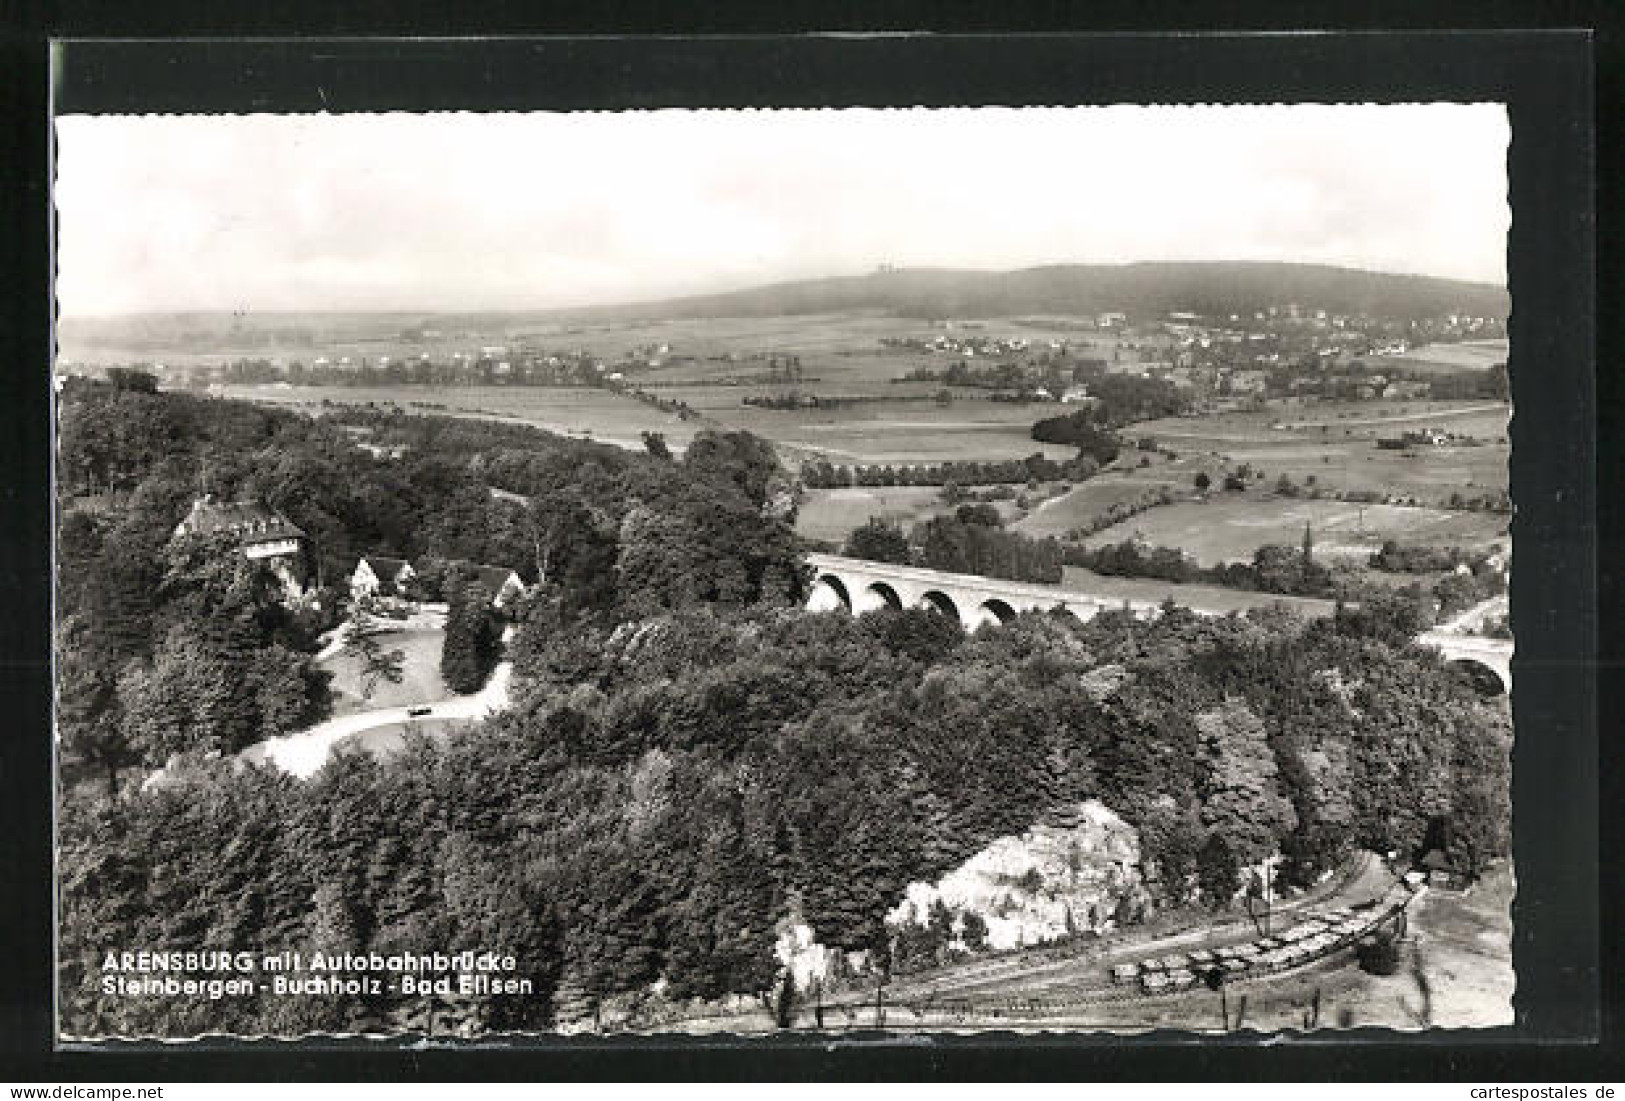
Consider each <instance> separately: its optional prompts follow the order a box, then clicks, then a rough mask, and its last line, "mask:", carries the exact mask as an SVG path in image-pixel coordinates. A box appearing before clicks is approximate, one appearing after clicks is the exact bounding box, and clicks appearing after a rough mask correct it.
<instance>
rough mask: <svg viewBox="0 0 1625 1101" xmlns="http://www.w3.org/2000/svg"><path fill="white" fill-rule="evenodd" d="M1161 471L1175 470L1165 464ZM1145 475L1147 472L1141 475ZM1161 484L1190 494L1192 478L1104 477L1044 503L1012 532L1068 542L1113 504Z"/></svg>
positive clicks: (1142, 494)
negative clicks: (1066, 539)
mask: <svg viewBox="0 0 1625 1101" xmlns="http://www.w3.org/2000/svg"><path fill="white" fill-rule="evenodd" d="M1158 469H1161V470H1165V471H1170V472H1171V471H1172V467H1171V466H1169V465H1164V466H1163V467H1160V468H1158ZM1139 473H1141V474H1142V475H1143V474H1144V473H1146V472H1139ZM1159 485H1165V486H1169V487H1171V488H1173V489H1174V490H1175V491H1176V492H1183V491H1188V490H1189V488H1190V481H1189V479H1188V478H1178V477H1175V476H1165V477H1162V478H1151V477H1143V476H1140V477H1136V476H1130V475H1122V474H1101V475H1098V476H1096V477H1094V478H1091V479H1089V480H1088V481H1086V482H1081V483H1079V484H1078V485H1076V486H1073V487H1072V489H1070V490H1069V491H1067V492H1066V493H1064V494H1062V495H1061V496H1059V497H1051V498H1050V499H1048V500H1046V501H1041V502H1039V503H1038V505H1037V506H1035V507H1034V508H1033V510H1032V511H1031V512H1029V513H1028V514H1027V515H1026V516H1025V517H1023V518H1022V519H1020V520H1018V521H1016V522H1015V523H1014V524H1011V525H1010V528H1011V530H1012V531H1019V532H1020V533H1021V534H1023V535H1030V536H1032V537H1033V538H1035V539H1045V538H1051V537H1053V538H1056V539H1064V538H1065V537H1066V535H1067V533H1068V532H1071V531H1073V530H1075V529H1076V528H1078V527H1079V526H1081V525H1082V524H1084V523H1085V522H1087V521H1088V520H1090V519H1092V518H1093V517H1095V516H1098V515H1099V514H1101V513H1103V512H1105V511H1106V510H1107V509H1109V508H1111V507H1112V506H1113V505H1118V504H1124V503H1126V502H1129V501H1134V500H1137V499H1139V498H1140V497H1143V496H1145V495H1146V494H1147V493H1149V492H1152V491H1155V489H1156V488H1157V487H1158V486H1159Z"/></svg>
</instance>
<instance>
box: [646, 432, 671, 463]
mask: <svg viewBox="0 0 1625 1101" xmlns="http://www.w3.org/2000/svg"><path fill="white" fill-rule="evenodd" d="M643 449H644V450H645V451H647V452H648V453H649V454H650V455H652V456H654V457H655V458H657V459H662V460H666V459H670V458H671V448H670V447H668V446H667V445H666V434H665V433H664V432H644V433H643Z"/></svg>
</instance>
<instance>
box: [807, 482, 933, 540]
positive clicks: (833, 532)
mask: <svg viewBox="0 0 1625 1101" xmlns="http://www.w3.org/2000/svg"><path fill="white" fill-rule="evenodd" d="M952 511H953V509H952V508H951V507H950V506H948V505H947V504H945V503H943V500H942V493H941V491H940V490H939V489H937V487H935V486H852V487H851V488H847V489H809V490H807V493H806V496H805V497H803V498H802V502H801V511H800V512H799V513H797V515H796V534H798V535H802V536H805V537H806V538H808V539H827V540H830V541H832V542H837V543H838V542H841V541H843V540H845V539H846V537H847V535H848V534H850V533H851V531H852V529H854V528H858V527H862V526H863V525H864V524H865V523H867V522H868V521H869V520H871V519H874V518H877V517H878V518H880V519H883V520H891V521H894V522H896V523H899V524H901V525H902V526H903V527H905V528H907V527H909V526H911V525H913V524H915V523H917V522H919V521H921V520H927V519H930V518H931V517H933V516H942V515H945V514H947V513H949V512H952Z"/></svg>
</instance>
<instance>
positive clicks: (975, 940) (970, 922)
mask: <svg viewBox="0 0 1625 1101" xmlns="http://www.w3.org/2000/svg"><path fill="white" fill-rule="evenodd" d="M959 924H960V933H959V935H960V937H961V939H963V940H964V942H965V947H966V948H969V949H970V950H971V951H972V952H980V951H981V950H982V949H983V948H985V947H987V921H986V920H985V919H983V917H982V915H981V914H978V913H977V912H976V911H975V910H966V911H965V916H964V917H962V918H960V919H959Z"/></svg>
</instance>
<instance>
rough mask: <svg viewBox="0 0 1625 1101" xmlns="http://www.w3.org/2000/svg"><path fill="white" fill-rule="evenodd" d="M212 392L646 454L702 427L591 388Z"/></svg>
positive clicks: (231, 389) (329, 388)
mask: <svg viewBox="0 0 1625 1101" xmlns="http://www.w3.org/2000/svg"><path fill="white" fill-rule="evenodd" d="M212 392H214V393H218V394H220V395H221V396H222V397H228V398H240V399H243V400H246V401H254V402H259V403H261V404H265V405H278V406H285V407H292V408H298V409H301V410H304V411H306V412H316V411H318V410H319V409H320V408H321V405H322V402H323V401H324V400H325V401H328V402H331V403H332V404H335V405H337V404H360V405H365V404H367V403H369V402H371V403H376V404H379V405H384V404H390V403H393V404H396V405H399V406H401V408H403V409H404V410H406V411H407V412H410V413H424V414H433V415H436V416H446V417H471V418H478V419H488V420H508V421H516V422H520V423H523V424H529V425H533V426H535V427H537V428H543V429H546V430H547V431H549V432H557V433H559V434H560V435H565V436H576V437H581V438H590V439H594V440H599V441H602V442H604V443H613V444H619V445H620V446H623V447H630V448H636V449H642V447H643V440H642V434H643V433H644V432H662V433H665V435H666V438H667V441H668V442H669V443H671V444H673V445H674V446H677V447H682V446H684V445H686V444H687V443H688V441H689V440H691V439H693V438H694V433H695V432H697V431H698V430H699V427H700V426H698V425H696V424H695V423H694V422H692V421H688V422H684V421H681V420H678V419H677V418H676V417H674V416H670V415H668V414H665V413H662V412H661V411H660V410H658V409H655V408H653V407H652V406H648V405H645V404H643V403H642V402H640V401H637V400H635V399H633V398H630V397H626V396H624V395H621V394H615V393H611V392H610V391H608V390H599V389H596V388H591V387H575V386H561V387H547V386H514V387H504V386H389V387H386V386H379V387H365V386H342V387H341V386H217V387H214V388H213V391H212ZM435 406H443V407H444V408H435Z"/></svg>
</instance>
